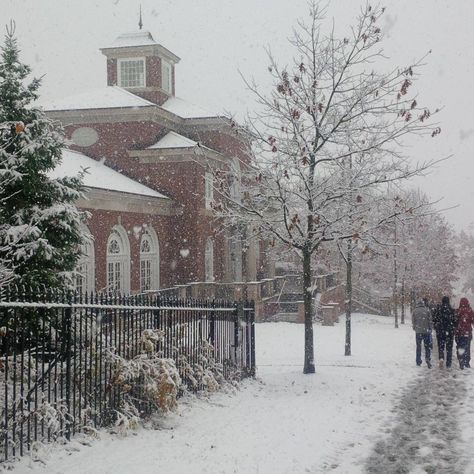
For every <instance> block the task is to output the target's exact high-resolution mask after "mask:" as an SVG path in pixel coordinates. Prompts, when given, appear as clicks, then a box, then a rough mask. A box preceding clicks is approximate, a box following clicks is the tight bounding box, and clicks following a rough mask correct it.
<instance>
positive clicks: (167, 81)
mask: <svg viewBox="0 0 474 474" xmlns="http://www.w3.org/2000/svg"><path fill="white" fill-rule="evenodd" d="M171 74H172V68H171V64H170V63H168V62H166V61H165V60H164V59H162V60H161V88H162V89H163V90H164V91H166V92H168V93H169V94H171V93H172V90H171V89H172V79H171Z"/></svg>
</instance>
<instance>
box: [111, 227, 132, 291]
mask: <svg viewBox="0 0 474 474" xmlns="http://www.w3.org/2000/svg"><path fill="white" fill-rule="evenodd" d="M107 288H108V289H109V290H110V291H121V292H128V291H130V243H129V241H128V236H127V233H126V232H125V229H124V228H123V227H122V226H119V225H116V226H115V227H114V228H113V229H112V232H111V234H110V236H109V239H108V241H107Z"/></svg>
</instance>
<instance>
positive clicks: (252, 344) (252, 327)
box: [250, 300, 257, 377]
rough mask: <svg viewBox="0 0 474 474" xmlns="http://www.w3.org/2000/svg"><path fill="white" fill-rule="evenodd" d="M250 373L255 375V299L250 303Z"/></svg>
mask: <svg viewBox="0 0 474 474" xmlns="http://www.w3.org/2000/svg"><path fill="white" fill-rule="evenodd" d="M250 308H251V310H250V375H251V376H252V377H255V375H256V373H257V365H256V359H255V301H253V300H252V302H251V303H250Z"/></svg>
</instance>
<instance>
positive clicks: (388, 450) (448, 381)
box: [14, 315, 474, 474]
mask: <svg viewBox="0 0 474 474" xmlns="http://www.w3.org/2000/svg"><path fill="white" fill-rule="evenodd" d="M302 342H303V327H302V326H301V325H297V324H287V323H275V324H259V325H257V365H258V379H257V380H248V381H245V382H244V383H243V385H242V387H241V389H240V390H239V391H237V392H236V393H234V394H224V393H219V394H214V395H213V396H211V397H210V399H209V401H206V400H196V399H193V398H190V399H187V400H182V401H181V405H180V408H179V411H178V412H177V413H176V414H174V415H172V416H169V417H167V418H165V419H163V420H162V421H161V429H159V430H139V431H138V432H136V433H133V434H131V435H129V436H128V437H125V438H120V437H116V436H111V435H109V434H106V433H104V434H102V435H101V439H100V440H96V441H92V442H91V446H90V447H89V446H87V447H85V446H82V445H80V444H79V443H78V442H77V440H76V441H73V442H72V443H70V444H69V445H67V446H66V447H65V448H64V447H59V448H51V447H46V448H45V449H44V450H43V452H42V454H43V457H44V458H45V461H46V464H42V463H38V462H35V463H32V462H31V461H30V460H28V459H24V460H23V461H22V462H21V463H20V464H17V465H16V468H15V470H14V471H15V472H17V473H29V474H30V473H33V474H36V473H38V474H39V473H48V474H63V473H67V474H84V473H93V474H129V473H130V472H134V473H137V474H152V473H153V474H156V473H162V472H166V473H167V474H178V473H179V474H188V473H190V474H201V473H211V474H216V473H224V474H227V473H242V474H250V473H258V474H283V473H285V474H286V473H288V474H299V473H314V474H320V473H330V474H358V473H364V472H367V471H368V468H369V467H371V468H373V469H372V470H371V471H368V472H372V473H373V472H376V473H380V474H387V473H388V474H390V473H395V472H398V473H405V472H410V474H420V473H422V472H430V471H426V470H417V469H421V467H422V466H423V465H428V464H429V463H432V465H433V466H435V467H436V468H442V467H443V466H445V464H443V463H444V462H447V463H453V462H455V461H454V460H453V458H455V457H456V456H457V455H459V453H461V452H467V451H466V449H464V447H467V446H472V447H469V450H473V449H474V434H473V431H472V426H473V420H474V409H473V407H472V406H471V404H470V403H469V402H465V403H464V402H463V401H462V398H463V397H464V394H465V392H466V388H464V385H463V383H462V381H463V380H464V381H465V384H466V386H469V387H470V388H469V389H468V391H470V392H471V393H474V392H472V390H474V383H473V382H472V380H474V372H472V373H467V371H466V375H465V374H464V373H461V372H460V371H459V370H455V369H453V370H452V372H449V373H448V372H446V371H444V372H441V371H439V370H438V369H432V370H431V371H429V370H428V369H426V368H425V367H420V368H418V367H416V366H415V363H414V335H413V331H412V329H411V327H410V325H409V324H406V325H405V326H402V327H400V329H397V330H395V329H394V328H393V320H391V319H389V318H381V317H374V316H363V315H359V316H356V317H354V320H353V355H352V356H351V357H344V355H342V354H343V350H344V324H343V322H341V323H340V324H339V325H336V326H334V327H321V326H315V342H316V362H317V369H316V370H317V373H316V374H315V375H311V376H307V375H303V374H302V373H301V369H302ZM473 371H474V369H473ZM443 377H444V378H443ZM434 382H437V383H434ZM423 400H424V401H425V402H426V403H423ZM443 403H445V404H447V405H449V406H452V404H458V403H459V407H460V413H461V414H462V416H463V418H462V419H461V422H462V423H461V425H462V426H461V427H460V431H461V432H460V433H457V432H456V423H455V421H454V420H455V418H454V417H451V416H448V417H444V418H445V419H444V421H443V415H442V410H441V408H440V407H442V405H443ZM463 403H464V404H463ZM451 413H454V412H453V411H451ZM423 420H424V421H425V422H426V429H425V431H424V432H423V426H421V425H420V424H419V422H420V421H423ZM451 423H452V425H451ZM445 425H446V426H449V427H452V429H451V428H450V429H449V430H448V431H447V433H448V435H447V436H444V435H443V431H440V430H438V431H437V427H438V426H445ZM405 433H406V434H407V435H408V437H409V438H410V439H412V440H413V441H414V442H413V443H412V442H410V439H407V440H405V441H403V438H402V436H403V435H404V434H405ZM424 437H425V438H424ZM460 437H462V439H460ZM374 447H377V449H378V450H379V451H380V449H379V448H383V449H384V451H385V455H384V456H381V455H380V454H379V453H377V451H376V450H374ZM397 447H398V449H399V451H397ZM392 455H396V459H397V460H398V465H399V466H400V470H398V471H396V470H390V469H393V465H394V464H393V463H392V462H390V461H389V457H390V456H392ZM443 457H445V458H446V459H443ZM433 463H434V464H433ZM395 465H396V464H395ZM398 465H397V466H398ZM451 465H452V466H455V467H456V469H457V468H459V470H458V471H441V470H435V471H431V472H436V473H438V472H439V473H441V472H453V473H454V472H456V474H461V473H469V474H472V473H474V469H472V470H469V468H467V467H466V469H465V470H463V469H464V464H463V461H460V462H459V464H451ZM405 467H406V468H407V469H408V468H413V469H414V470H413V469H412V471H409V470H406V469H405ZM374 469H375V470H374ZM403 469H405V470H403Z"/></svg>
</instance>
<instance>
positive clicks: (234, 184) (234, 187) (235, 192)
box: [229, 157, 242, 203]
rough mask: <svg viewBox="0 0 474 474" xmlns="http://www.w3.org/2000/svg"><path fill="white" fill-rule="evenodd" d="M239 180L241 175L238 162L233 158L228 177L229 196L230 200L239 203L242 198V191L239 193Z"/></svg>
mask: <svg viewBox="0 0 474 474" xmlns="http://www.w3.org/2000/svg"><path fill="white" fill-rule="evenodd" d="M241 179H242V173H241V171H240V161H239V159H238V158H236V157H234V158H233V159H232V174H231V177H230V184H229V186H230V189H229V194H230V197H231V199H233V200H234V201H235V202H237V203H240V202H241V198H242V191H241V183H240V182H241Z"/></svg>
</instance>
